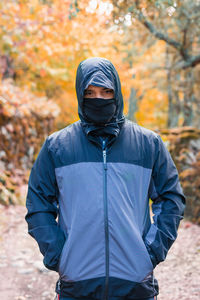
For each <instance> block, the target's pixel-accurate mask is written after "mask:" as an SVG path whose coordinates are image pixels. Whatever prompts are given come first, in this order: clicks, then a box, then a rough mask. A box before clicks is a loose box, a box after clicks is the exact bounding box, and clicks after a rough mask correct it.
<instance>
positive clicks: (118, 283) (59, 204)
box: [26, 58, 185, 300]
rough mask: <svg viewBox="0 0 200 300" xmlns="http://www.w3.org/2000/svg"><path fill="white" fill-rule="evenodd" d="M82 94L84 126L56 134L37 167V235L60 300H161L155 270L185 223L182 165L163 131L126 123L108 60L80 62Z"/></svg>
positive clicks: (31, 199)
mask: <svg viewBox="0 0 200 300" xmlns="http://www.w3.org/2000/svg"><path fill="white" fill-rule="evenodd" d="M76 92H77V98H78V112H79V116H80V121H78V122H76V123H74V124H72V125H70V126H67V127H66V128H64V129H62V130H60V131H58V132H55V133H53V134H52V135H50V136H49V137H48V138H47V139H46V141H45V143H44V145H43V147H42V149H41V151H40V153H39V155H38V157H37V160H36V162H35V164H34V166H33V168H32V171H31V175H30V179H29V189H28V195H27V209H28V213H27V215H26V221H27V222H28V227H29V233H30V235H31V236H32V237H33V238H35V239H36V241H37V242H38V245H39V247H40V251H41V253H42V254H43V255H44V260H43V261H44V264H45V266H46V267H47V268H49V269H50V270H55V271H57V272H58V273H59V280H58V282H57V287H56V291H57V293H58V294H59V297H60V298H59V299H60V300H73V299H79V300H83V299H85V300H92V299H96V300H104V299H105V300H107V299H108V300H116V299H118V300H122V299H126V300H131V299H149V300H150V299H154V298H155V297H156V295H157V294H158V285H157V280H156V279H155V278H154V275H153V269H154V268H155V266H156V265H157V264H158V263H159V262H161V261H163V260H164V259H165V257H166V255H167V252H168V250H169V248H170V246H171V245H172V243H173V242H174V240H175V239H176V236H177V229H178V225H179V222H180V220H181V219H182V217H183V210H184V203H185V199H184V195H183V193H182V190H181V187H180V184H179V181H178V174H177V170H176V167H175V165H174V163H173V161H172V159H171V157H170V155H169V153H168V151H167V150H166V148H165V146H164V144H163V142H162V140H161V138H160V137H159V136H158V135H157V134H155V133H154V132H152V131H150V130H147V129H144V128H142V127H140V126H138V125H137V124H134V123H132V122H130V121H129V120H126V119H125V118H124V116H123V98H122V94H121V85H120V80H119V77H118V74H117V71H116V70H115V68H114V66H113V65H112V63H111V62H110V61H108V60H107V59H104V58H90V59H87V60H85V61H83V62H81V63H80V65H79V67H78V70H77V76H76ZM149 198H151V199H152V202H153V205H152V210H153V214H154V222H153V224H151V221H150V215H149ZM57 216H58V222H57V221H56V217H57Z"/></svg>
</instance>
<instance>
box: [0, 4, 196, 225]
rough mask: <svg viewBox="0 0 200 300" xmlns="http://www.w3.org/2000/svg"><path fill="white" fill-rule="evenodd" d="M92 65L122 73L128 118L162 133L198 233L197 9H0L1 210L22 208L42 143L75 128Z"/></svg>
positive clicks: (89, 6) (116, 6)
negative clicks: (83, 75)
mask: <svg viewBox="0 0 200 300" xmlns="http://www.w3.org/2000/svg"><path fill="white" fill-rule="evenodd" d="M93 56H101V57H106V58H108V59H109V60H111V61H112V63H113V64H114V65H115V67H116V69H117V70H118V72H119V75H120V79H121V83H122V91H123V95H124V102H125V115H126V116H127V118H129V119H131V120H133V121H134V122H137V123H138V124H140V125H142V126H144V127H147V128H149V129H152V130H155V131H157V132H159V133H160V134H161V136H162V138H163V140H164V141H165V142H166V145H167V147H168V149H169V151H170V152H171V154H172V156H173V159H174V161H175V163H176V165H177V167H178V170H179V174H180V179H181V182H182V186H183V189H184V192H185V194H186V196H187V210H186V216H187V217H189V218H190V219H191V220H192V221H193V222H196V223H197V224H200V176H199V174H200V0H194V1H190V0H182V1H178V0H174V1H173V0H168V1H165V0H141V1H139V0H138V1H129V0H113V1H111V0H6V1H1V2H0V203H1V204H4V205H10V204H19V203H21V204H23V203H24V199H25V195H26V186H27V178H28V175H29V173H30V168H31V166H32V164H33V162H34V160H35V158H36V156H37V154H38V151H39V149H40V147H41V145H42V143H43V141H44V139H45V138H46V137H47V135H49V134H50V133H51V132H53V131H55V130H59V129H60V128H63V127H65V126H67V125H68V124H70V123H72V122H75V121H77V120H78V114H77V101H76V94H75V88H74V86H75V75H76V68H77V66H78V64H79V63H80V61H82V60H84V59H86V58H88V57H93Z"/></svg>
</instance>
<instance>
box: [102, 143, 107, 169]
mask: <svg viewBox="0 0 200 300" xmlns="http://www.w3.org/2000/svg"><path fill="white" fill-rule="evenodd" d="M105 145H106V141H105V140H103V165H104V170H107V162H106V148H105Z"/></svg>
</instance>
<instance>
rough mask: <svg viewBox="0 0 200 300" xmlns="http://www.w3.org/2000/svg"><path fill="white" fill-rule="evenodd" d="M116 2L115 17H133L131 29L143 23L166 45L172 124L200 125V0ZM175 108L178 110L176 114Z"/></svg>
mask: <svg viewBox="0 0 200 300" xmlns="http://www.w3.org/2000/svg"><path fill="white" fill-rule="evenodd" d="M112 3H113V6H114V10H113V15H114V20H118V22H121V23H124V22H125V20H126V18H127V16H129V19H131V26H129V27H130V28H131V27H133V26H134V27H135V23H136V22H139V23H140V24H142V25H143V26H144V27H145V28H146V29H147V30H148V32H149V33H151V37H152V39H156V40H162V41H164V42H165V44H166V47H167V50H166V56H167V57H166V65H165V66H163V70H166V75H167V80H166V82H167V84H166V90H167V92H168V98H169V99H168V100H169V102H168V105H169V106H168V126H170V127H172V126H174V125H195V126H198V127H199V126H200V121H199V112H200V109H199V106H200V103H199V102H200V100H199V86H198V85H197V82H198V73H199V65H200V55H199V47H200V39H199V35H200V26H199V24H200V3H199V1H189V0H183V1H171V0H168V1H163V0H162V1H161V0H158V1H153V0H151V1H142V0H141V1H139V0H137V1H134V2H133V1H129V0H120V1H118V0H114V1H112ZM172 111H175V112H176V114H174V116H173V114H172ZM177 114H178V118H177ZM181 119H182V120H181ZM180 122H181V123H180Z"/></svg>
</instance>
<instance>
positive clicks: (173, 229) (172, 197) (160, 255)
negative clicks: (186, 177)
mask: <svg viewBox="0 0 200 300" xmlns="http://www.w3.org/2000/svg"><path fill="white" fill-rule="evenodd" d="M156 142H157V145H156V151H155V152H156V157H155V160H154V166H153V170H152V177H151V183H150V189H149V197H150V198H151V200H152V212H153V223H152V224H151V226H150V229H149V231H148V232H147V234H146V236H145V238H144V242H145V245H146V247H147V250H148V252H149V255H150V258H151V261H152V263H153V266H154V267H155V266H156V265H157V264H158V263H159V262H161V261H164V260H165V258H166V255H167V252H168V250H169V248H170V247H171V245H172V244H173V242H174V241H175V239H176V237H177V230H178V226H179V223H180V221H181V219H182V218H183V213H184V208H185V197H184V194H183V192H182V189H181V186H180V183H179V178H178V172H177V169H176V167H175V164H174V162H173V160H172V158H171V156H170V154H169V152H168V150H167V148H166V147H165V145H164V143H163V142H162V140H161V138H160V137H159V136H158V137H157V139H156Z"/></svg>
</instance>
